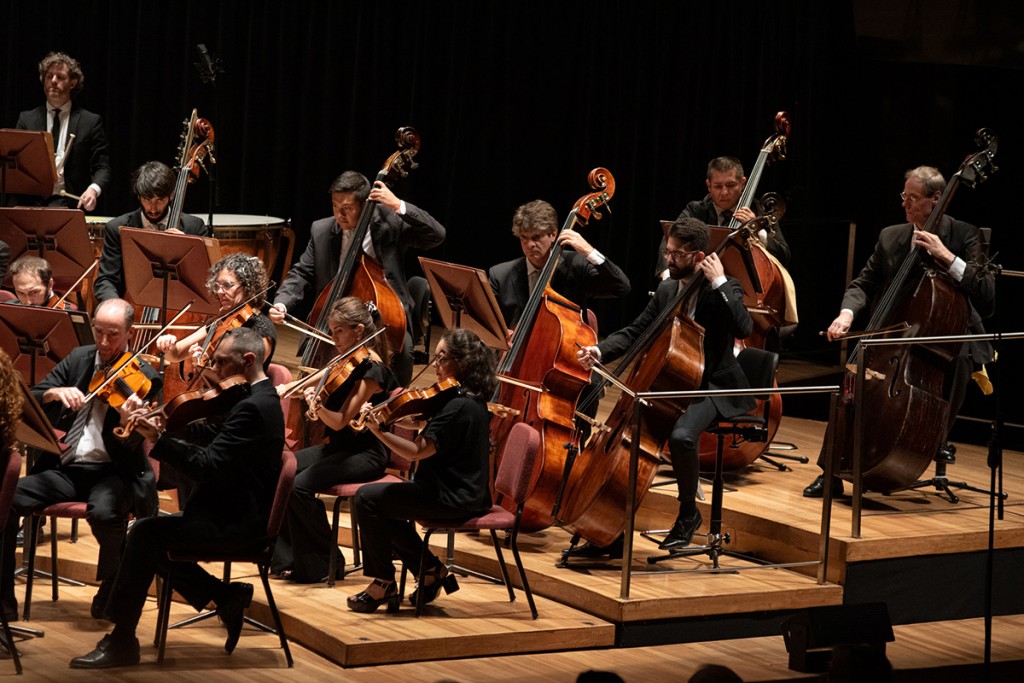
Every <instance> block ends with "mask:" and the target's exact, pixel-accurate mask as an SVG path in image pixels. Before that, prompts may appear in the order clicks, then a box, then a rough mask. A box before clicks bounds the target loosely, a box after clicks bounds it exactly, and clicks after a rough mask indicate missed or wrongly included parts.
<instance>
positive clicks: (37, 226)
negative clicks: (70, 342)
mask: <svg viewBox="0 0 1024 683" xmlns="http://www.w3.org/2000/svg"><path fill="white" fill-rule="evenodd" d="M0 240H3V241H4V242H6V243H7V244H8V246H10V248H11V261H14V260H15V259H17V258H19V257H20V256H23V255H25V254H29V255H32V256H38V257H40V258H44V259H46V261H47V262H48V263H49V264H50V268H51V269H52V270H53V279H54V285H55V287H56V289H58V290H60V291H66V290H67V289H68V288H69V287H71V285H73V284H74V283H75V282H76V281H77V280H78V278H79V277H81V276H82V273H84V272H85V269H86V268H88V267H89V266H91V265H92V264H93V261H94V260H95V259H96V251H95V250H94V249H93V246H92V241H91V240H90V239H89V227H88V226H87V225H86V224H85V214H84V213H82V211H80V210H79V209H61V208H51V207H45V208H35V207H33V208H25V207H18V208H4V207H0Z"/></svg>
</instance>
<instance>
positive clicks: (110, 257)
mask: <svg viewBox="0 0 1024 683" xmlns="http://www.w3.org/2000/svg"><path fill="white" fill-rule="evenodd" d="M174 185H175V177H174V172H173V171H171V169H170V168H169V167H168V166H167V164H162V163H160V162H159V161H148V162H146V163H144V164H143V165H142V166H139V167H138V168H137V169H135V171H134V172H133V173H132V192H133V193H134V194H135V196H136V197H138V198H139V208H138V209H136V210H135V211H132V212H130V213H126V214H124V215H121V216H118V217H117V218H114V219H112V220H111V221H110V222H109V223H107V225H106V226H105V227H104V228H103V253H102V255H101V256H100V268H99V273H98V274H97V276H96V288H95V291H96V298H97V299H98V300H99V301H105V300H107V299H112V298H114V297H122V296H124V292H125V290H124V286H125V285H124V263H123V261H122V259H121V228H122V227H126V228H145V229H146V230H160V231H166V232H173V233H178V234H185V235H199V236H201V237H207V236H208V235H209V234H210V233H209V230H208V229H207V227H206V223H204V222H203V219H202V218H196V217H195V216H190V215H189V214H186V213H183V214H181V223H180V224H179V225H175V226H170V225H168V224H167V220H168V218H169V216H170V210H171V201H172V200H173V199H174Z"/></svg>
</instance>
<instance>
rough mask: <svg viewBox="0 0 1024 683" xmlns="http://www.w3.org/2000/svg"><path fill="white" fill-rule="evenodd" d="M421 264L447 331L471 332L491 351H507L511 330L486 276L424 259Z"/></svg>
mask: <svg viewBox="0 0 1024 683" xmlns="http://www.w3.org/2000/svg"><path fill="white" fill-rule="evenodd" d="M419 261H420V266H422V268H423V273H424V275H426V278H427V283H428V284H429V285H430V292H431V294H432V295H433V297H434V305H435V306H437V311H438V313H440V314H441V320H442V321H443V322H444V325H445V327H446V328H448V329H453V328H456V327H463V328H465V329H467V330H471V331H472V332H474V333H476V335H477V336H478V337H480V340H481V341H483V343H484V344H486V345H487V346H488V347H490V348H492V349H496V350H498V351H508V327H506V326H505V318H504V316H502V314H501V308H499V306H498V300H497V299H495V298H494V292H493V291H491V285H490V283H489V282H488V280H487V274H486V273H484V271H482V270H480V269H479V268H470V267H469V266H460V265H456V264H454V263H446V262H444V261H435V260H434V259H428V258H424V257H422V256H420V257H419Z"/></svg>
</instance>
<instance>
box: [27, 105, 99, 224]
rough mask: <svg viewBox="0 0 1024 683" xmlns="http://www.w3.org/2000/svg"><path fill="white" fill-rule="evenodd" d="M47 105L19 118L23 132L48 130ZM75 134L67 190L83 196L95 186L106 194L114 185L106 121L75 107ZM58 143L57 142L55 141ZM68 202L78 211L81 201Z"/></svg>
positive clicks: (71, 119)
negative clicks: (111, 185)
mask: <svg viewBox="0 0 1024 683" xmlns="http://www.w3.org/2000/svg"><path fill="white" fill-rule="evenodd" d="M46 109H47V106H46V105H41V106H39V107H36V108H35V109H29V110H28V111H23V112H21V114H20V115H19V116H18V124H17V127H18V128H21V129H22V130H47V128H46ZM71 133H74V134H75V141H74V142H73V143H72V145H71V149H70V150H69V151H68V154H67V161H66V162H65V163H64V189H65V190H66V191H67V192H69V193H70V194H76V195H81V194H82V193H83V192H85V191H86V189H88V187H89V185H90V184H91V183H96V184H97V185H99V186H100V189H101V190H102V191H103V192H106V191H107V188H108V187H109V186H110V151H109V146H108V144H107V134H106V132H105V131H104V130H103V120H102V119H101V118H100V116H99V114H94V113H92V112H91V111H89V110H87V109H82V108H80V107H77V106H75V104H74V103H72V105H71V113H70V115H69V116H68V134H71ZM54 144H55V145H56V144H57V141H56V140H55V141H54ZM65 203H66V204H67V205H68V206H70V207H72V208H74V207H75V206H77V205H78V200H71V199H66V200H65Z"/></svg>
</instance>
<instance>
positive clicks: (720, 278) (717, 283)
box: [711, 275, 727, 289]
mask: <svg viewBox="0 0 1024 683" xmlns="http://www.w3.org/2000/svg"><path fill="white" fill-rule="evenodd" d="M726 279H727V278H726V277H725V276H724V275H719V276H718V277H716V278H715V279H714V280H712V281H711V289H718V288H719V287H721V286H722V285H724V284H725V281H726Z"/></svg>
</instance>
